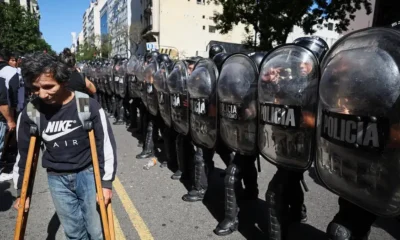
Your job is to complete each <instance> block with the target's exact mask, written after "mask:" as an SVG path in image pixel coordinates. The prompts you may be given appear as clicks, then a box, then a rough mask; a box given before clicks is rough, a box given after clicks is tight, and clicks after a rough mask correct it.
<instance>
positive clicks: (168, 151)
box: [162, 127, 178, 169]
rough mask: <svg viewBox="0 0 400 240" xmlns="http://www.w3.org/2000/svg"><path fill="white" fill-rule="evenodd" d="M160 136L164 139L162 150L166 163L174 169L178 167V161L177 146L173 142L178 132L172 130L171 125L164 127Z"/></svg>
mask: <svg viewBox="0 0 400 240" xmlns="http://www.w3.org/2000/svg"><path fill="white" fill-rule="evenodd" d="M162 136H163V139H164V151H165V157H166V159H167V163H168V165H169V166H170V167H171V168H173V169H176V168H178V162H177V148H176V146H175V144H176V143H175V142H176V138H177V136H178V133H177V132H176V131H175V130H174V128H173V127H165V128H164V131H163V134H162Z"/></svg>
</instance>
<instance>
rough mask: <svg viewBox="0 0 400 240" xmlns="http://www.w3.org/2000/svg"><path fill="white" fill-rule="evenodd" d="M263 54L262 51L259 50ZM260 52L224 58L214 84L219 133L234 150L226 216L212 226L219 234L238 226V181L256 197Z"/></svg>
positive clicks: (251, 197)
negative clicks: (215, 85) (214, 226)
mask: <svg viewBox="0 0 400 240" xmlns="http://www.w3.org/2000/svg"><path fill="white" fill-rule="evenodd" d="M260 54H261V56H263V53H260ZM260 54H252V55H251V56H250V57H249V56H247V55H245V54H241V53H237V54H232V55H230V56H229V57H228V58H226V59H225V60H224V61H223V65H222V68H221V74H220V76H219V80H218V84H217V93H218V102H219V104H218V112H219V116H220V135H221V139H222V141H223V142H224V143H225V144H226V145H227V147H229V148H230V149H231V150H233V151H234V152H235V157H234V159H233V161H232V162H231V163H230V164H229V166H228V168H227V170H226V176H225V218H224V220H223V221H222V222H220V223H219V224H218V226H217V227H216V228H215V229H214V233H215V234H217V235H220V236H224V235H228V234H231V233H232V232H234V231H236V230H237V228H238V224H239V222H238V217H237V215H238V213H239V208H238V204H237V193H238V189H239V187H240V185H241V184H240V180H241V179H243V182H244V185H245V191H244V196H245V197H246V198H247V199H248V200H255V199H258V184H257V169H256V167H255V161H256V159H257V155H258V148H257V135H256V133H257V110H256V101H257V91H256V90H257V79H258V66H259V64H260V61H259V59H260Z"/></svg>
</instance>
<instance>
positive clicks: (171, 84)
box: [167, 60, 194, 180]
mask: <svg viewBox="0 0 400 240" xmlns="http://www.w3.org/2000/svg"><path fill="white" fill-rule="evenodd" d="M191 64H193V63H191V62H190V61H189V62H187V61H182V60H181V61H178V62H176V63H175V64H174V67H173V69H172V71H171V73H170V74H169V76H168V80H167V85H168V90H169V94H170V105H171V119H172V126H173V128H174V130H175V131H176V132H177V133H178V135H177V137H176V146H175V147H176V153H177V162H178V170H177V171H176V172H175V173H174V174H173V175H172V176H171V178H172V179H174V180H178V179H181V178H185V179H187V178H189V176H190V175H191V174H190V172H191V169H190V167H191V160H192V156H193V155H194V149H193V145H192V142H191V137H190V125H189V101H188V91H187V80H188V78H189V76H190V73H191V72H190V70H189V67H188V65H189V66H190V65H191Z"/></svg>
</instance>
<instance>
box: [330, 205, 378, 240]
mask: <svg viewBox="0 0 400 240" xmlns="http://www.w3.org/2000/svg"><path fill="white" fill-rule="evenodd" d="M376 219H377V216H376V215H374V214H373V213H370V212H368V211H367V210H364V209H363V208H361V207H359V206H357V205H355V204H353V203H351V202H349V201H347V200H346V199H344V198H341V197H339V212H338V213H337V214H336V216H335V217H334V218H333V220H332V222H331V223H329V226H328V228H327V234H328V238H329V239H331V240H348V239H351V240H353V239H354V240H366V239H368V235H369V232H370V230H371V226H372V224H373V223H374V222H375V220H376ZM346 236H347V237H346Z"/></svg>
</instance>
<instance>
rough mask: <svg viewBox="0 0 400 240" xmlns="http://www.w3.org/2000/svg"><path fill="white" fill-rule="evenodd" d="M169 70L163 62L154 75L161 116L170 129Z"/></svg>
mask: <svg viewBox="0 0 400 240" xmlns="http://www.w3.org/2000/svg"><path fill="white" fill-rule="evenodd" d="M168 75H169V70H168V67H167V65H166V64H165V63H164V62H161V64H160V68H159V69H158V71H157V72H155V73H154V87H155V88H156V90H157V99H158V109H159V111H160V115H161V117H162V119H163V120H164V122H165V124H166V125H167V126H168V127H171V105H170V99H169V90H168V86H167V78H168Z"/></svg>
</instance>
